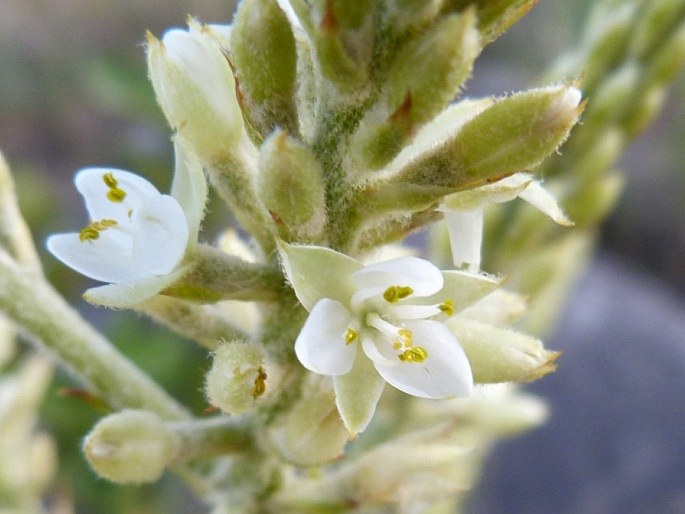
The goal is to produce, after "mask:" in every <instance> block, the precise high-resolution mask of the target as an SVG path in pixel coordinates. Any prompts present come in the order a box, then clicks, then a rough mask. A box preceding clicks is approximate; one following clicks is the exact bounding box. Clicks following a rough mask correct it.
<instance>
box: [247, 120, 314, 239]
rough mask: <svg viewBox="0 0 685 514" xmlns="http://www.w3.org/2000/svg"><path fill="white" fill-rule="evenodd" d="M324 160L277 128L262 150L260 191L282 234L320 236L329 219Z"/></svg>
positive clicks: (292, 236)
mask: <svg viewBox="0 0 685 514" xmlns="http://www.w3.org/2000/svg"><path fill="white" fill-rule="evenodd" d="M322 174H323V172H322V169H321V164H320V163H319V161H318V160H317V159H316V157H315V156H314V155H313V154H312V153H311V151H310V150H309V149H308V148H307V147H306V146H304V145H303V144H302V143H300V142H299V141H297V140H296V139H294V138H292V137H289V136H288V135H287V134H286V133H285V132H283V131H280V130H277V131H276V132H274V134H272V135H271V136H270V137H269V138H268V139H267V140H266V141H265V142H264V144H263V145H262V147H261V150H260V154H259V177H258V190H259V195H260V197H261V199H262V202H263V203H264V205H265V207H266V208H267V209H268V210H269V212H270V213H271V216H272V217H273V219H274V220H275V222H276V225H277V227H278V230H279V236H280V237H281V238H283V239H285V240H287V241H292V240H298V241H315V240H318V239H320V237H321V235H322V233H323V230H324V225H325V222H326V211H325V199H324V186H323V182H322Z"/></svg>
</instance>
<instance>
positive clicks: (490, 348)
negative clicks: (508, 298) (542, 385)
mask: <svg viewBox="0 0 685 514" xmlns="http://www.w3.org/2000/svg"><path fill="white" fill-rule="evenodd" d="M446 324H447V326H448V327H449V328H450V330H452V332H454V334H455V335H456V336H457V340H458V341H459V343H460V344H461V345H462V347H463V348H464V351H465V352H466V357H467V358H468V360H469V364H470V365H471V371H472V372H473V378H474V381H475V382H476V383H481V384H483V383H497V382H530V381H532V380H536V379H538V378H540V377H542V376H544V375H546V374H547V373H550V372H552V371H554V370H555V369H556V364H554V361H555V360H556V359H557V358H558V357H559V355H561V354H560V352H550V351H548V350H545V348H544V347H543V346H542V342H541V341H539V340H538V339H535V338H534V337H531V336H528V335H525V334H521V333H518V332H515V331H513V330H507V329H502V328H497V327H493V326H490V325H486V324H484V323H479V322H477V321H470V320H466V319H464V318H462V317H460V316H455V317H454V318H452V319H449V320H447V322H446Z"/></svg>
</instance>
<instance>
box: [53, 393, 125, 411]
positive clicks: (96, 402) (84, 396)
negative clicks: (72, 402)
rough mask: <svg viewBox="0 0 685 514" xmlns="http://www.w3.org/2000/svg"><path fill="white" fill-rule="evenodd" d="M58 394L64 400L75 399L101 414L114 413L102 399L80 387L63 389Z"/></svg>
mask: <svg viewBox="0 0 685 514" xmlns="http://www.w3.org/2000/svg"><path fill="white" fill-rule="evenodd" d="M57 394H58V395H59V396H61V397H63V398H75V399H77V400H80V401H82V402H83V403H85V404H86V405H88V407H90V408H91V409H93V410H94V411H95V412H98V413H100V414H110V413H111V412H112V409H110V408H109V407H108V406H107V404H106V403H105V401H104V400H103V399H102V398H100V397H99V396H96V395H94V394H93V393H91V392H90V391H86V390H85V389H79V388H78V387H63V388H61V389H59V390H58V391H57Z"/></svg>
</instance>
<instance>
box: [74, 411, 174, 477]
mask: <svg viewBox="0 0 685 514" xmlns="http://www.w3.org/2000/svg"><path fill="white" fill-rule="evenodd" d="M180 446H181V440H180V438H178V436H176V435H174V434H173V433H171V432H170V431H168V430H167V429H166V428H165V426H164V423H163V421H162V419H161V418H160V417H159V416H157V415H156V414H154V413H152V412H149V411H142V410H123V411H121V412H117V413H116V414H112V415H110V416H107V417H106V418H103V419H102V420H100V421H99V422H98V424H97V425H95V428H93V430H92V431H91V432H90V434H88V435H87V436H86V439H85V440H84V441H83V453H84V454H85V456H86V459H87V460H88V462H89V463H90V465H91V466H92V468H93V469H94V470H95V472H96V473H97V474H98V475H100V476H101V477H103V478H106V479H108V480H111V481H112V482H117V483H120V484H142V483H151V482H155V481H157V480H158V479H159V478H160V477H161V476H162V473H163V472H164V470H165V468H166V467H167V465H169V464H170V463H171V462H172V461H173V460H174V458H175V457H176V455H178V453H179V451H180Z"/></svg>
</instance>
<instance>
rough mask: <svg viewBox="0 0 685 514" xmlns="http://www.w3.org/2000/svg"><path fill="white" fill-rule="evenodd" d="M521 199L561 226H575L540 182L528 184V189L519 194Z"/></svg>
mask: <svg viewBox="0 0 685 514" xmlns="http://www.w3.org/2000/svg"><path fill="white" fill-rule="evenodd" d="M519 198H521V199H522V200H525V201H526V202H528V203H529V204H531V205H532V206H533V207H535V208H536V209H538V210H540V211H541V212H542V213H544V214H546V215H547V216H549V217H550V218H552V219H553V220H554V221H555V222H556V223H558V224H559V225H564V226H567V227H568V226H571V225H573V222H571V221H570V220H569V219H568V218H567V217H566V215H565V214H564V211H562V210H561V207H559V204H557V201H556V199H555V198H554V197H553V196H552V195H551V194H550V193H549V192H548V191H547V190H546V189H545V188H544V187H542V185H541V184H540V182H537V181H533V182H531V183H530V184H528V187H526V188H525V189H524V190H523V191H521V192H520V193H519Z"/></svg>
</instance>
